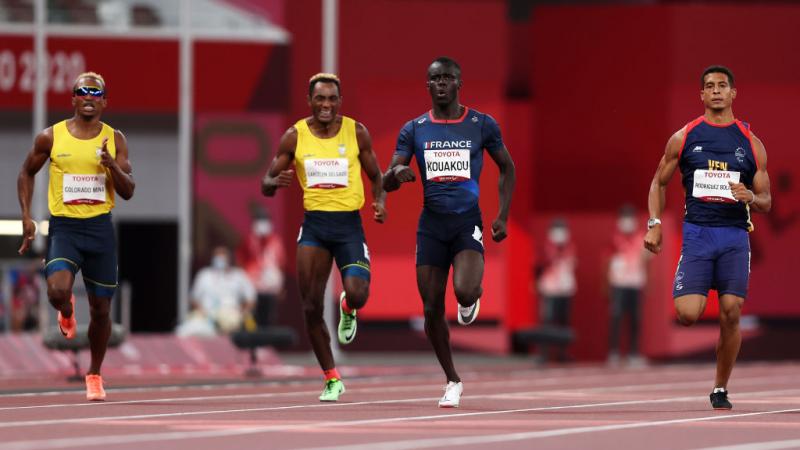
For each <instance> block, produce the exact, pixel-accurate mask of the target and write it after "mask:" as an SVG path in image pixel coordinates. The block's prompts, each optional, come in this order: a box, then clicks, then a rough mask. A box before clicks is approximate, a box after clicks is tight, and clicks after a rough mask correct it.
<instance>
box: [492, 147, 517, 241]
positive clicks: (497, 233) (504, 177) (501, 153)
mask: <svg viewBox="0 0 800 450" xmlns="http://www.w3.org/2000/svg"><path fill="white" fill-rule="evenodd" d="M489 156H491V157H492V160H493V161H494V162H495V164H497V168H498V169H500V177H499V179H498V188H499V190H500V210H499V211H498V212H497V217H496V218H495V219H494V222H492V239H493V240H494V241H495V242H500V241H502V240H503V239H505V238H506V236H508V230H507V228H506V224H507V223H508V210H509V209H510V208H511V196H512V194H513V193H514V185H515V184H516V182H517V174H516V169H515V167H514V161H513V160H512V159H511V155H510V154H509V153H508V149H507V148H506V147H505V146H503V148H502V149H500V150H498V151H495V152H489Z"/></svg>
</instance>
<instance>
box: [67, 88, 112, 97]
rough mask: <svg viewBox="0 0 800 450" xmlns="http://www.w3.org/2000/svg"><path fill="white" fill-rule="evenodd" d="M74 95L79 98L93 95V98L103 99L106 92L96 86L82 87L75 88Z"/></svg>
mask: <svg viewBox="0 0 800 450" xmlns="http://www.w3.org/2000/svg"><path fill="white" fill-rule="evenodd" d="M72 93H73V94H74V95H76V96H78V97H86V96H87V95H91V96H92V97H102V96H103V95H105V91H103V90H102V89H100V88H97V87H94V86H81V87H79V88H75V90H73V91H72Z"/></svg>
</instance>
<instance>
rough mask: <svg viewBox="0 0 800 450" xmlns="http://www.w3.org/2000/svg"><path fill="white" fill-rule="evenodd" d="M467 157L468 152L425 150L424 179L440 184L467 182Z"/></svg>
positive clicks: (468, 176)
mask: <svg viewBox="0 0 800 450" xmlns="http://www.w3.org/2000/svg"><path fill="white" fill-rule="evenodd" d="M469 156H470V154H469V150H457V149H453V150H425V173H426V178H427V179H428V180H429V181H436V182H442V183H448V182H454V181H467V180H469V179H470V170H469Z"/></svg>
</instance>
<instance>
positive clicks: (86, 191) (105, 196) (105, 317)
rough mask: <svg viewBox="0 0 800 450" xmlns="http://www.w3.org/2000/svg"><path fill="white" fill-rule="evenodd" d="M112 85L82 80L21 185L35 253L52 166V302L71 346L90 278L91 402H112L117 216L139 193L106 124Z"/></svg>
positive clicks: (25, 168)
mask: <svg viewBox="0 0 800 450" xmlns="http://www.w3.org/2000/svg"><path fill="white" fill-rule="evenodd" d="M105 92H106V84H105V81H104V80H103V77H102V76H100V75H99V74H96V73H94V72H86V73H83V74H81V75H79V76H78V78H77V79H76V80H75V85H74V86H73V90H72V106H73V107H74V108H75V114H74V115H73V116H72V118H70V119H67V120H64V121H62V122H59V123H57V124H55V125H53V126H52V127H50V128H47V129H45V130H44V131H42V132H41V133H39V134H38V135H37V136H36V139H35V140H34V143H33V149H31V151H30V153H28V156H27V157H26V158H25V162H24V163H23V165H22V170H21V171H20V173H19V177H18V179H17V195H18V196H19V204H20V207H21V208H22V229H23V238H22V246H21V247H20V248H19V253H20V254H23V253H25V252H26V251H27V250H28V247H29V246H30V243H31V241H32V240H33V238H34V235H35V234H36V227H35V225H34V222H33V219H32V218H31V211H30V206H31V197H32V195H33V181H34V177H35V176H36V173H37V172H39V170H40V169H41V168H42V166H43V165H44V163H45V162H47V160H48V159H50V187H49V190H48V204H49V207H50V215H51V216H50V232H49V235H48V240H47V244H48V245H47V247H48V248H47V258H46V263H45V273H46V275H47V298H48V299H49V300H50V304H51V305H53V307H55V308H56V309H57V310H58V325H59V327H60V328H61V332H62V333H63V334H64V336H65V337H66V338H67V339H73V338H74V337H75V333H76V329H77V324H76V321H75V297H74V296H73V295H72V285H73V283H74V282H75V274H76V273H78V271H79V270H82V271H83V281H84V284H85V285H86V292H87V294H88V296H89V308H90V311H91V320H90V322H89V343H90V348H91V352H92V362H91V365H90V367H89V371H88V373H87V375H86V398H87V399H88V400H93V401H100V400H105V397H106V393H105V390H104V389H103V379H102V378H101V377H100V366H101V365H102V364H103V358H104V357H105V354H106V348H107V346H108V338H109V336H110V335H111V318H110V316H109V312H110V310H111V298H112V297H113V296H114V291H115V290H116V288H117V254H116V248H115V246H116V242H115V238H114V227H113V225H112V224H111V209H112V208H113V207H114V194H115V193H117V194H119V195H120V197H122V198H124V199H125V200H128V199H130V198H131V197H132V196H133V190H134V188H135V187H136V185H135V183H134V181H133V177H132V176H131V164H130V162H129V161H128V145H127V143H126V142H125V136H123V135H122V133H120V132H119V131H117V130H114V129H113V128H111V127H109V126H108V125H106V124H104V123H103V122H101V121H100V116H101V114H102V113H103V110H104V109H105V107H106V95H105Z"/></svg>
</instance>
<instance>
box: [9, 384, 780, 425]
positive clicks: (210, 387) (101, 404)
mask: <svg viewBox="0 0 800 450" xmlns="http://www.w3.org/2000/svg"><path fill="white" fill-rule="evenodd" d="M532 374H533V375H541V372H535V371H534V372H532ZM523 375H531V374H524V373H520V376H523ZM550 375H551V374H550ZM664 375H665V374H663V373H658V374H651V376H650V377H643V378H658V379H662V378H663V377H664ZM437 377H438V374H437ZM430 378H431V377H430V376H427V377H422V376H420V377H419V379H430ZM575 378H576V380H571V379H568V378H565V377H564V376H550V377H547V378H541V377H540V378H533V379H531V378H524V379H517V380H508V379H506V380H502V381H480V380H475V381H468V382H467V385H468V386H469V387H470V388H472V387H473V386H476V385H477V386H485V387H494V386H519V385H529V386H531V387H536V386H551V385H559V384H564V383H565V382H567V381H573V382H574V383H576V384H577V383H587V382H588V383H594V382H597V381H606V382H608V381H612V380H610V376H609V374H606V373H600V374H594V373H592V374H589V375H588V376H587V375H586V374H583V375H580V376H576V377H575ZM784 378H786V379H787V380H788V381H793V380H794V377H786V376H775V377H771V378H770V380H772V381H773V382H780V381H782V380H783V379H784ZM410 380H414V381H416V379H415V378H406V377H404V378H403V381H410ZM749 380H753V382H764V380H765V379H764V378H763V377H760V378H752V379H748V378H743V379H740V380H737V382H741V383H742V384H745V383H747V382H749ZM355 382H356V383H358V384H373V383H381V382H386V380H385V379H384V378H382V377H376V378H374V379H372V378H371V379H366V380H365V379H358V380H355ZM699 383H704V382H703V381H686V382H679V383H662V384H652V385H626V386H624V387H622V388H623V390H627V389H635V388H636V387H637V386H640V387H644V388H651V389H658V388H661V387H670V388H675V387H680V386H686V387H690V386H696V385H698V384H699ZM303 384H304V385H305V384H318V382H317V381H314V382H307V383H303ZM236 386H237V385H226V388H228V387H231V388H232V387H236ZM275 386H286V385H285V384H284V385H281V384H274V385H273V384H271V385H269V387H275ZM431 386H433V385H432V384H430V383H426V384H425V385H421V384H420V385H410V386H398V387H380V388H355V389H351V390H350V391H351V392H359V393H369V392H384V391H408V390H417V389H419V388H420V387H421V388H423V389H424V388H425V387H431ZM215 387H217V386H214V385H207V386H203V387H202V388H201V389H200V390H213V389H214V388H215ZM239 387H242V386H239ZM245 387H248V388H249V387H254V388H255V387H259V385H257V384H256V385H249V384H248V385H245ZM187 389H191V388H187ZM195 389H197V388H196V387H195ZM580 389H581V390H582V391H584V392H586V391H590V390H594V389H601V390H602V389H612V388H611V387H597V388H595V387H592V388H580ZM179 390H181V389H178V388H177V387H174V386H173V387H170V388H169V389H155V391H156V392H164V391H167V392H175V391H179ZM106 391H107V392H108V393H109V394H112V393H114V392H137V393H140V392H151V391H152V390H149V389H147V388H134V389H120V390H114V389H107V390H106ZM66 393H69V394H76V396H79V397H80V396H82V393H81V392H80V391H69V392H66ZM314 394H316V391H293V392H273V393H262V394H234V395H213V396H194V397H172V398H161V399H143V400H122V401H108V402H81V403H57V404H47V405H30V406H6V407H0V412H2V411H17V410H25V409H40V408H69V407H78V408H81V407H110V406H113V405H132V404H149V403H159V402H178V401H209V400H236V399H242V398H245V399H252V398H274V397H291V396H296V395H297V396H300V395H303V396H305V395H314ZM0 426H2V424H0Z"/></svg>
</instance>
